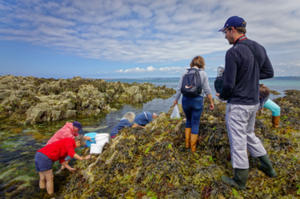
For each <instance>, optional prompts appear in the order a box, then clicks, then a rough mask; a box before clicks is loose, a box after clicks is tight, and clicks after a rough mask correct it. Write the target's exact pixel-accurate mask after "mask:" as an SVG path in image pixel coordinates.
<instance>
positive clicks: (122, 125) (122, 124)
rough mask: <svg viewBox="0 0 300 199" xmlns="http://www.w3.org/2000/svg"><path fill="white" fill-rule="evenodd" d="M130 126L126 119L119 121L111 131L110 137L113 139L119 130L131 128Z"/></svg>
mask: <svg viewBox="0 0 300 199" xmlns="http://www.w3.org/2000/svg"><path fill="white" fill-rule="evenodd" d="M131 126H132V124H131V123H130V122H129V121H128V120H127V119H121V120H120V122H119V123H118V124H117V125H116V126H115V127H114V128H113V129H112V131H111V133H110V137H111V138H114V137H115V136H116V135H117V134H118V133H119V131H120V130H121V129H123V128H125V127H131Z"/></svg>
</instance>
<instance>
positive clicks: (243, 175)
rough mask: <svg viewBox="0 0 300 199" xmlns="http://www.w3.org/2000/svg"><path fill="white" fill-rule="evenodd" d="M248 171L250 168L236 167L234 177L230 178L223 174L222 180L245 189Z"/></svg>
mask: <svg viewBox="0 0 300 199" xmlns="http://www.w3.org/2000/svg"><path fill="white" fill-rule="evenodd" d="M248 172H249V169H234V177H233V178H229V177H227V176H222V181H223V182H224V183H225V184H228V185H230V186H233V187H235V188H237V189H245V188H246V182H247V180H248Z"/></svg>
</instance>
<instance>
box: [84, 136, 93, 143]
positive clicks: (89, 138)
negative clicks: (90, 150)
mask: <svg viewBox="0 0 300 199" xmlns="http://www.w3.org/2000/svg"><path fill="white" fill-rule="evenodd" d="M83 139H85V140H89V141H91V142H92V138H91V137H88V136H84V137H83Z"/></svg>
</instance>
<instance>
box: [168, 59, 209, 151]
mask: <svg viewBox="0 0 300 199" xmlns="http://www.w3.org/2000/svg"><path fill="white" fill-rule="evenodd" d="M204 68H205V62H204V58H203V57H201V56H196V57H194V58H193V60H192V61H191V63H190V68H189V69H187V71H186V72H185V73H184V74H183V76H182V77H181V79H180V80H179V83H178V88H177V93H176V97H175V101H174V103H173V104H174V105H176V104H177V103H178V100H179V98H180V96H181V94H182V95H183V97H182V108H183V111H184V113H185V116H186V124H185V147H186V148H191V150H192V152H195V151H196V145H197V140H198V133H199V124H200V117H201V114H202V110H203V97H204V94H205V95H206V96H207V97H208V99H209V102H210V109H211V110H213V109H214V102H213V98H212V95H211V89H210V87H209V84H208V77H207V75H206V73H205V71H204ZM194 82H196V83H195V84H197V85H194V86H193V83H194ZM193 87H196V89H193ZM187 89H189V90H187ZM195 90H197V91H196V92H194V91H195ZM202 91H204V92H202Z"/></svg>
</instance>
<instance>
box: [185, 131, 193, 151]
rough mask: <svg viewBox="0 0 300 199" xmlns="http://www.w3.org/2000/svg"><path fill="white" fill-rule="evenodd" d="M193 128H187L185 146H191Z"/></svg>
mask: <svg viewBox="0 0 300 199" xmlns="http://www.w3.org/2000/svg"><path fill="white" fill-rule="evenodd" d="M191 131H192V129H191V128H185V148H187V149H188V148H190V147H191Z"/></svg>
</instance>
